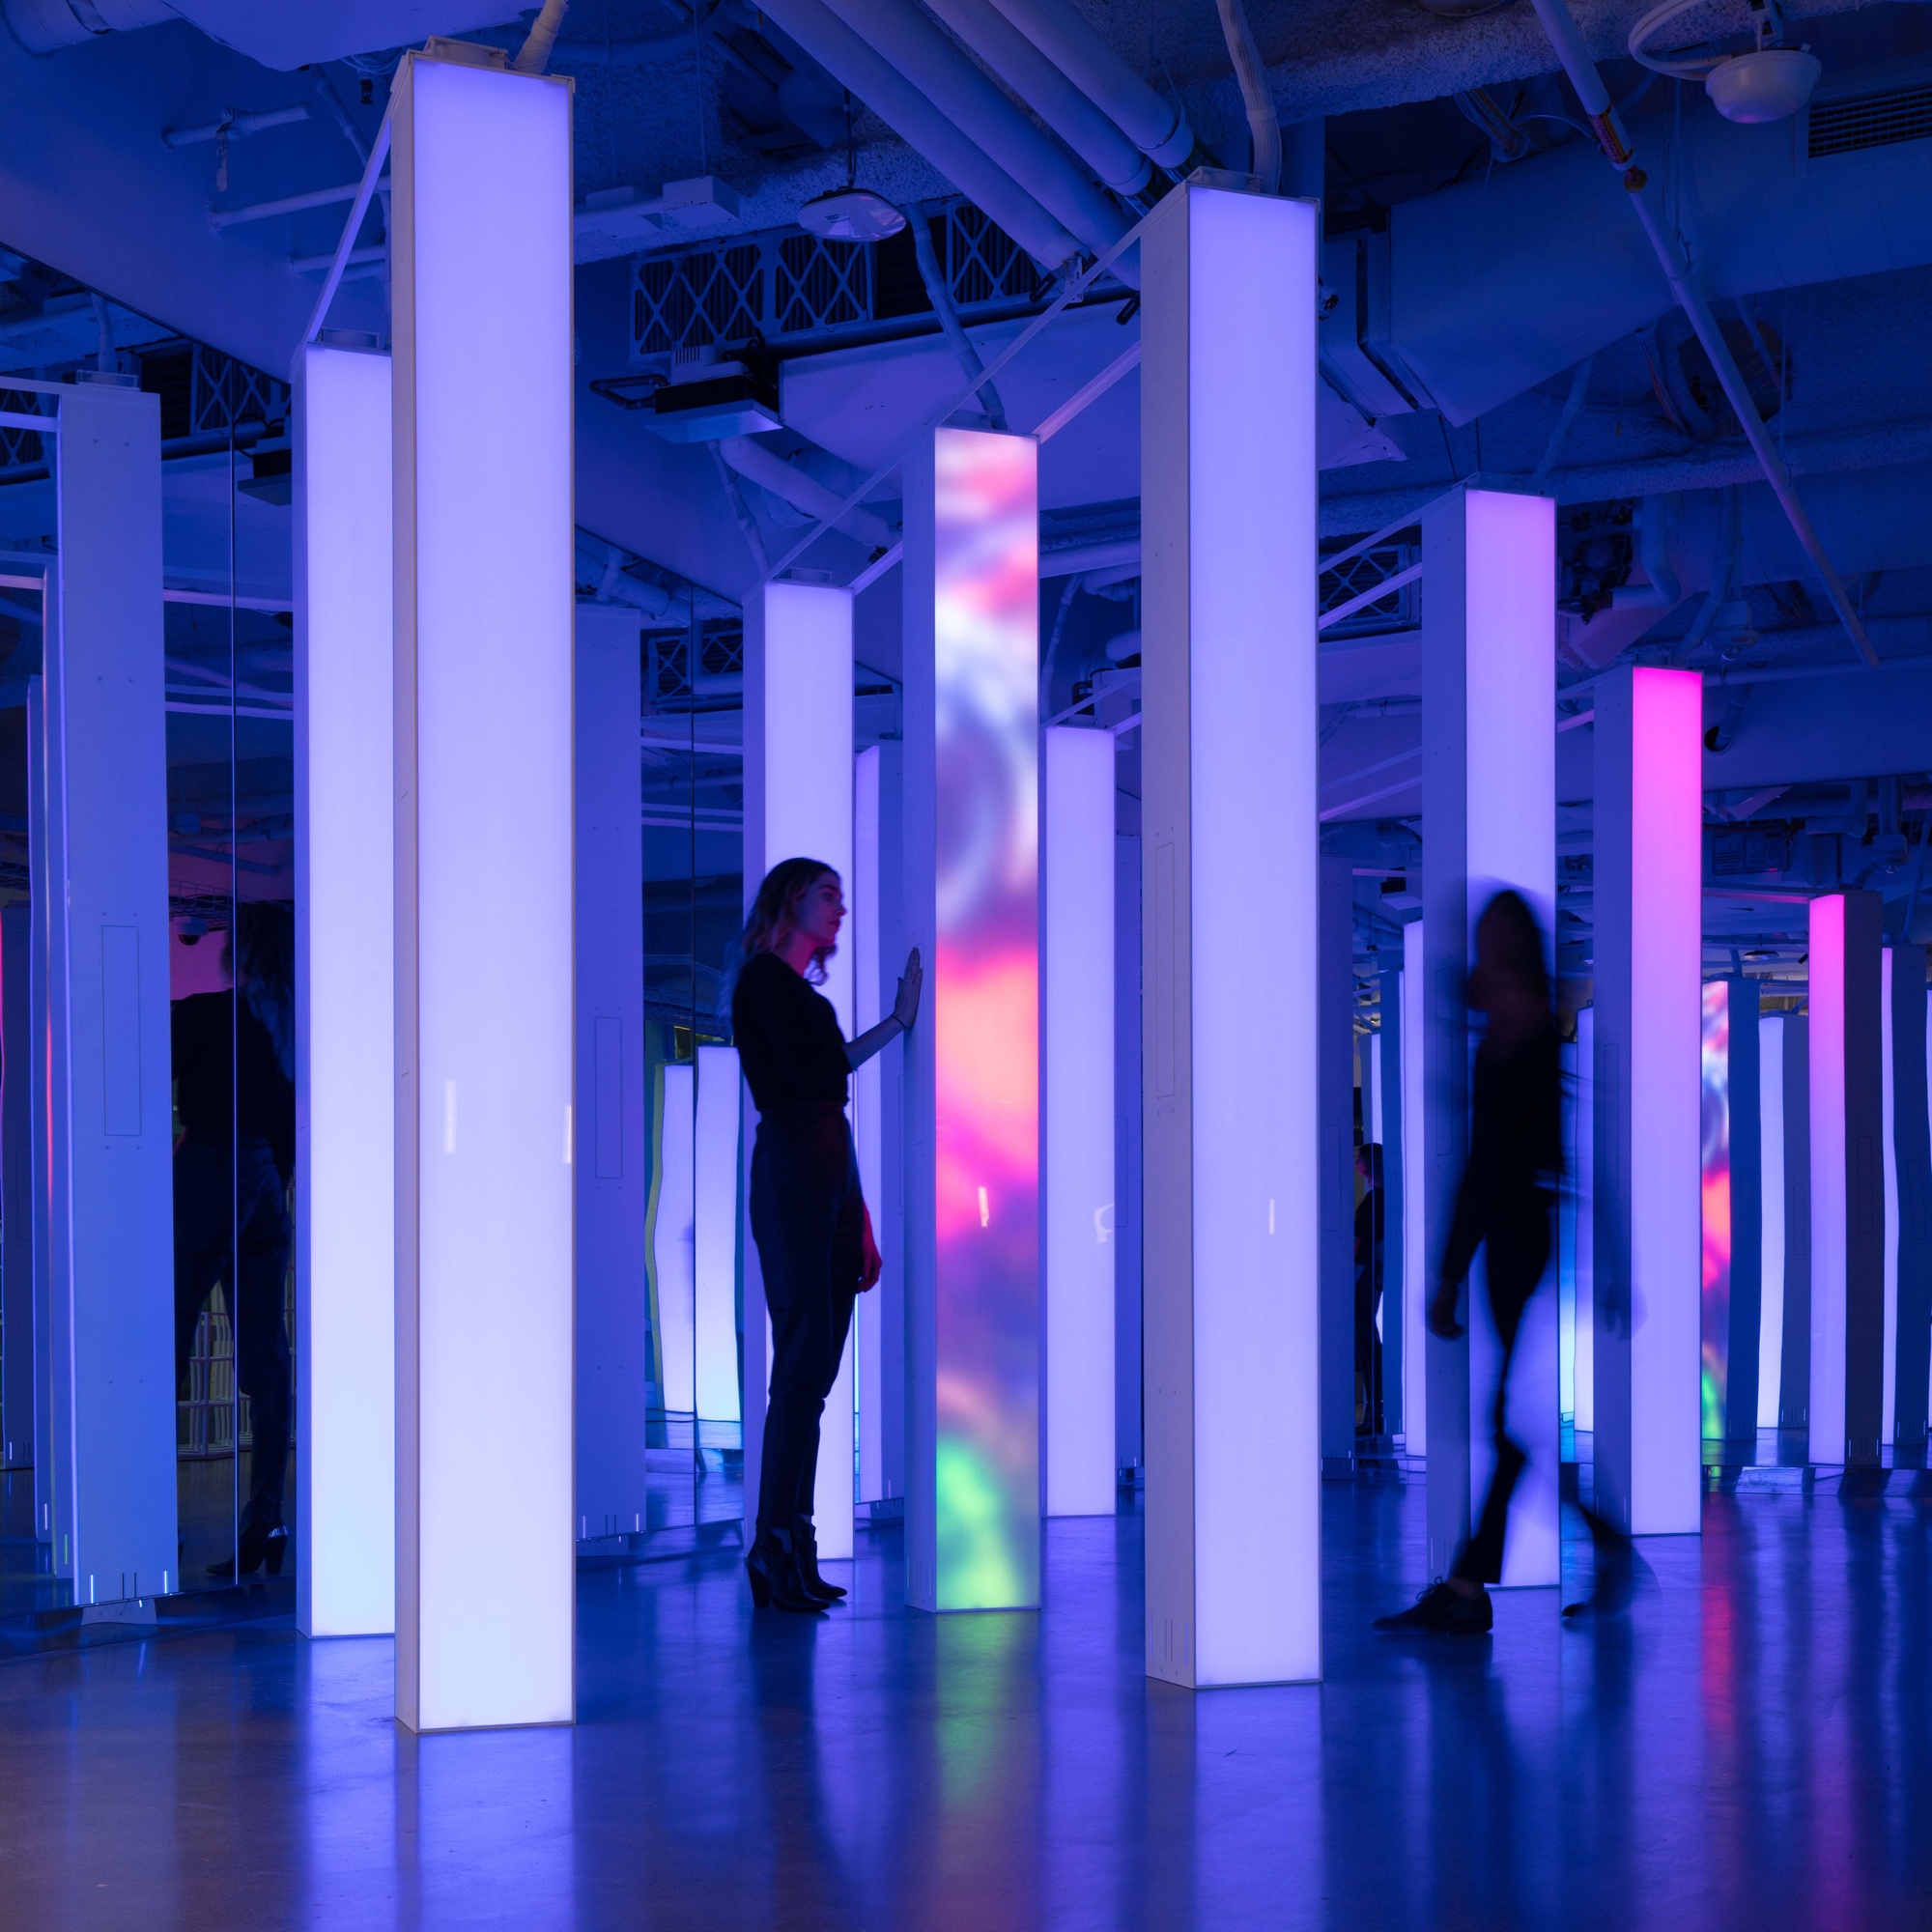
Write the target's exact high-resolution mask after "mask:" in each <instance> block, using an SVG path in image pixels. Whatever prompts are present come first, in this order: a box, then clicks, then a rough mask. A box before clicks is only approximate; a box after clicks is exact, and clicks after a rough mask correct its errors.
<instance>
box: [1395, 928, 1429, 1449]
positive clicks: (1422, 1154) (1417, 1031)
mask: <svg viewBox="0 0 1932 1932" xmlns="http://www.w3.org/2000/svg"><path fill="white" fill-rule="evenodd" d="M1428 970H1429V969H1428V966H1427V964H1426V963H1425V960H1424V957H1423V951H1422V922H1421V921H1420V920H1419V919H1412V920H1410V921H1409V923H1407V924H1406V926H1404V927H1403V929H1402V1189H1403V1194H1402V1198H1403V1216H1402V1276H1401V1279H1402V1304H1401V1307H1402V1429H1403V1439H1404V1446H1405V1447H1406V1449H1407V1451H1408V1453H1409V1454H1410V1455H1411V1456H1419V1455H1422V1454H1424V1453H1425V1445H1426V1444H1427V1442H1428V1440H1429V1328H1428V1325H1427V1320H1426V1318H1427V1315H1428V1311H1429V1294H1430V1284H1429V1237H1428V1228H1427V1221H1426V1214H1427V1204H1428V1185H1427V1176H1428V1173H1429V1168H1428V1154H1427V1151H1426V1150H1425V1147H1424V1137H1425V1134H1426V1132H1427V1128H1428V1121H1429V1110H1428V1108H1427V1107H1426V1106H1424V1104H1423V1098H1422V1028H1423V1014H1424V1010H1425V1003H1424V1000H1423V993H1424V990H1425V987H1426V984H1427V980H1428Z"/></svg>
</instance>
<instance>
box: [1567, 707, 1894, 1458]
mask: <svg viewBox="0 0 1932 1932" xmlns="http://www.w3.org/2000/svg"><path fill="white" fill-rule="evenodd" d="M1600 715H1601V714H1600ZM1882 918H1883V906H1882V903H1881V901H1880V898H1879V895H1877V894H1876V893H1870V892H1843V893H1828V894H1826V895H1823V896H1822V897H1819V898H1815V899H1813V900H1812V901H1811V927H1810V944H1809V952H1810V959H1809V961H1808V966H1809V975H1810V986H1811V994H1810V1001H1809V1009H1810V1019H1811V1027H1810V1056H1811V1069H1810V1070H1811V1095H1810V1098H1811V1364H1810V1368H1811V1412H1810V1432H1811V1446H1810V1460H1811V1461H1812V1462H1813V1463H1846V1464H1865V1465H1871V1464H1876V1463H1877V1462H1878V1460H1879V1449H1878V1445H1879V1428H1880V1422H1881V1416H1882V1406H1883V1402H1884V1389H1885V1384H1884V1373H1885V1354H1884V1350H1885V1156H1884V1147H1883V1139H1884V1105H1885V1101H1884V1092H1883V1065H1882V1046H1881V1041H1882V1023H1881V1018H1880V998H1881V993H1880V987H1881V971H1882V969H1881V964H1880V960H1881V950H1882V949H1881V921H1882Z"/></svg>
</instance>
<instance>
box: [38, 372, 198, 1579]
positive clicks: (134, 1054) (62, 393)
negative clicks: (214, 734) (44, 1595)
mask: <svg viewBox="0 0 1932 1932" xmlns="http://www.w3.org/2000/svg"><path fill="white" fill-rule="evenodd" d="M15 386H17V387H18V388H20V389H21V390H23V391H25V392H29V393H31V392H33V391H35V390H36V389H43V390H44V389H45V385H37V384H17V385H15ZM48 394H49V404H48V409H49V416H50V418H51V412H52V410H54V409H57V410H58V412H59V414H58V428H57V432H56V433H54V434H51V435H44V437H43V440H44V441H45V442H46V444H47V446H48V448H49V450H50V453H51V454H52V456H53V468H54V510H55V518H56V524H57V535H56V541H57V545H58V560H57V561H56V563H55V564H54V566H53V569H52V572H51V575H50V578H49V582H48V584H47V590H46V605H45V610H46V620H47V621H46V657H45V664H46V672H45V676H46V683H45V702H44V708H43V715H42V719H41V729H42V732H43V747H42V752H41V757H40V760H39V762H40V770H41V773H42V776H43V783H44V788H45V791H44V810H43V816H42V829H43V838H44V847H45V849H44V855H43V878H44V879H45V881H46V887H47V901H48V904H47V921H46V928H45V932H46V948H47V954H46V959H47V965H46V980H45V985H46V1023H47V1065H46V1079H47V1086H46V1094H47V1100H48V1108H47V1113H48V1140H47V1145H48V1147H49V1149H50V1151H51V1154H50V1160H49V1164H48V1182H49V1196H50V1198H49V1212H48V1216H47V1228H48V1236H49V1238H48V1267H47V1313H48V1326H49V1334H50V1343H51V1346H50V1348H49V1350H48V1363H47V1367H48V1395H49V1402H48V1409H49V1414H48V1424H49V1432H50V1435H51V1441H52V1468H51V1471H50V1477H49V1495H48V1498H47V1500H48V1502H49V1505H50V1511H49V1515H48V1519H47V1524H46V1527H47V1531H48V1532H49V1535H50V1541H51V1542H52V1545H53V1566H54V1574H55V1575H56V1576H60V1577H68V1578H70V1579H71V1583H72V1587H73V1593H74V1598H75V1600H76V1601H77V1602H79V1603H81V1604H89V1603H106V1602H109V1601H112V1600H115V1599H119V1598H127V1597H136V1596H153V1595H156V1593H160V1592H165V1591H168V1590H170V1589H174V1588H176V1587H178V1586H179V1581H180V1577H179V1574H178V1565H179V1558H178V1556H177V1553H176V1542H175V1481H174V1467H175V1401H174V1347H173V1340H172V1333H171V1331H172V1325H173V1324H172V1320H171V1316H172V1309H173V1300H174V1295H173V1276H174V1268H173V1237H172V1228H173V1212H172V1191H171V1186H170V1169H169V1160H170V1153H171V1145H170V1143H171V1133H170V1128H171V1121H170V1109H169V1068H168V904H167V828H166V813H167V772H166V740H165V735H164V731H163V718H162V709H161V699H162V691H161V647H162V639H161V465H160V422H159V414H158V411H157V409H156V404H155V402H154V400H153V398H151V397H148V396H143V395H135V394H130V393H128V392H127V391H125V390H120V389H111V388H105V387H99V388H97V387H93V386H91V385H85V384H80V385H75V386H71V387H62V388H60V389H58V390H53V391H49V392H48ZM53 396H57V397H58V402H57V403H55V402H53V401H52V400H51V398H52V397H53ZM49 428H50V429H51V428H53V424H52V422H51V419H50V421H49Z"/></svg>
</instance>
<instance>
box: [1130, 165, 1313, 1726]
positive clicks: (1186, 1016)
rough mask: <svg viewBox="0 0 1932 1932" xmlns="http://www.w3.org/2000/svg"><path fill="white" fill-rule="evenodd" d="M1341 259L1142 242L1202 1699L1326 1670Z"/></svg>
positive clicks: (1160, 1671) (1163, 1255)
mask: <svg viewBox="0 0 1932 1932" xmlns="http://www.w3.org/2000/svg"><path fill="white" fill-rule="evenodd" d="M1320 234H1321V224H1320V211H1319V210H1318V208H1317V206H1316V204H1315V203H1313V202H1308V201H1288V200H1282V199H1278V198H1275V197H1272V196H1263V195H1252V194H1245V193H1240V192H1236V191H1233V190H1229V189H1226V188H1219V187H1208V186H1205V185H1189V186H1185V187H1182V188H1179V189H1177V190H1176V191H1175V192H1174V193H1172V194H1170V195H1169V196H1168V197H1167V198H1166V200H1164V201H1163V202H1162V203H1161V204H1160V206H1159V208H1158V209H1157V210H1156V211H1155V213H1154V214H1153V216H1152V217H1151V220H1150V221H1149V223H1148V226H1147V230H1146V235H1145V239H1144V240H1143V241H1142V243H1141V260H1142V265H1143V274H1144V286H1145V289H1146V306H1145V308H1144V310H1143V312H1142V320H1141V331H1142V333H1141V343H1142V365H1141V542H1142V557H1143V577H1142V588H1143V601H1142V611H1143V619H1144V621H1143V629H1142V636H1143V659H1144V669H1143V679H1144V721H1145V722H1144V723H1143V725H1142V727H1141V728H1142V733H1143V740H1144V744H1143V750H1142V790H1143V804H1142V821H1141V822H1142V838H1143V840H1144V844H1145V852H1146V872H1145V878H1146V885H1145V891H1144V898H1143V905H1144V908H1145V918H1144V920H1143V930H1144V934H1145V938H1144V949H1145V950H1144V953H1143V959H1144V966H1143V984H1144V988H1145V993H1144V998H1143V1003H1142V1010H1143V1015H1144V1026H1145V1035H1144V1037H1145V1040H1146V1058H1145V1062H1144V1073H1143V1095H1144V1107H1145V1122H1146V1170H1145V1189H1146V1194H1145V1208H1144V1216H1145V1230H1146V1244H1147V1245H1146V1297H1147V1298H1146V1311H1145V1319H1146V1329H1145V1335H1146V1362H1147V1388H1146V1415H1147V1449H1146V1453H1147V1642H1148V1648H1147V1668H1148V1672H1149V1674H1150V1675H1151V1676H1153V1677H1157V1678H1164V1679H1166V1680H1167V1681H1169V1682H1171V1683H1177V1684H1182V1685H1188V1686H1194V1687H1200V1688H1206V1687H1208V1686H1210V1685H1224V1684H1226V1685H1233V1684H1265V1683H1281V1682H1305V1681H1308V1680H1311V1679H1315V1678H1318V1677H1320V1675H1321V1619H1320V1602H1321V1462H1320V1458H1321V1388H1320V1377H1319V1348H1320V1320H1319V1305H1318V1297H1319V1292H1320V1269H1321V1193H1320V1188H1319V1184H1318V1174H1319V1171H1320V1166H1321V1135H1320V1120H1319V1113H1318V1108H1319V1092H1318V1076H1317V1063H1318V1047H1317V1039H1318V1027H1319V1021H1320V1013H1319V1009H1318V999H1317V974H1318V961H1317V956H1316V948H1315V947H1314V946H1312V945H1311V944H1310V932H1311V928H1312V927H1313V926H1314V925H1315V923H1316V919H1317V913H1318V905H1319V885H1318V867H1319V856H1318V851H1319V847H1318V836H1317V824H1316V692H1315V645H1316V638H1315V611H1316V599H1315V513H1316V471H1315V460H1316V436H1315V412H1316V374H1315V315H1316V255H1317V250H1318V247H1319V245H1320ZM1261 959H1265V960H1266V961H1267V962H1268V966H1267V970H1266V975H1265V978H1266V985H1267V991H1266V995H1265V997H1264V998H1263V999H1260V1000H1257V999H1255V998H1254V997H1253V989H1254V985H1255V981H1254V978H1253V972H1254V962H1255V961H1257V960H1261ZM1244 989H1245V990H1244Z"/></svg>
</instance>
